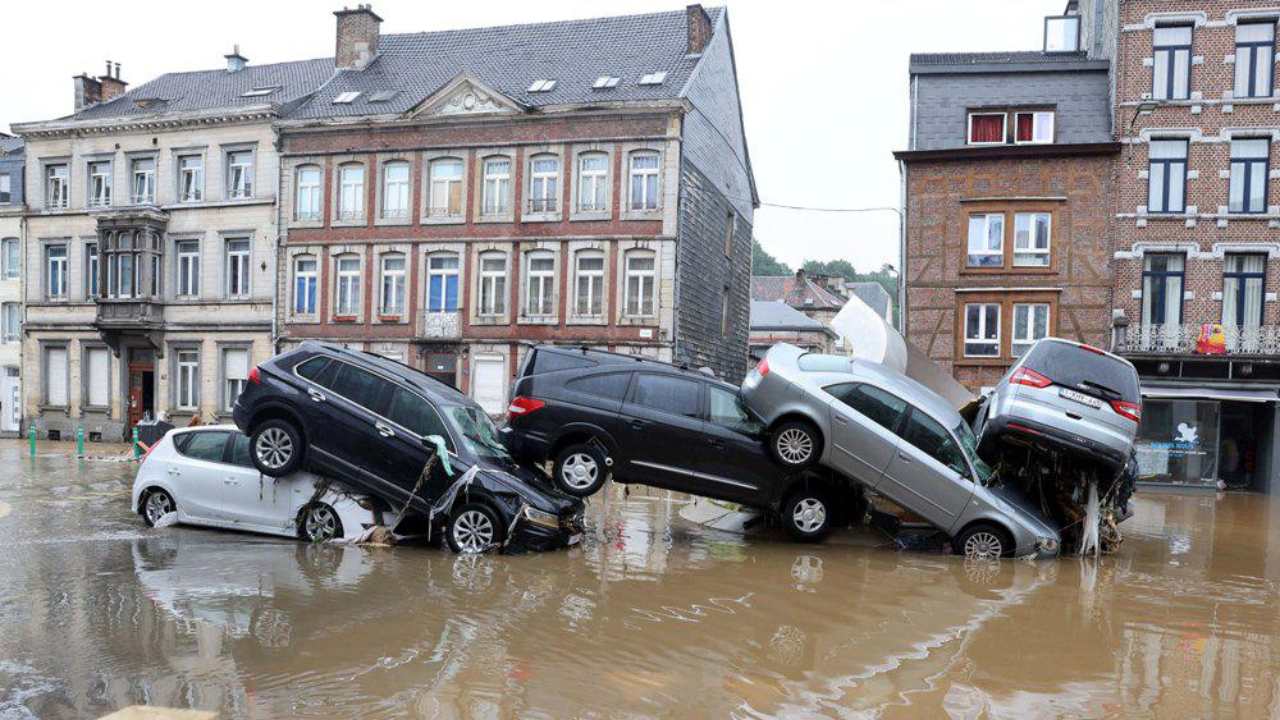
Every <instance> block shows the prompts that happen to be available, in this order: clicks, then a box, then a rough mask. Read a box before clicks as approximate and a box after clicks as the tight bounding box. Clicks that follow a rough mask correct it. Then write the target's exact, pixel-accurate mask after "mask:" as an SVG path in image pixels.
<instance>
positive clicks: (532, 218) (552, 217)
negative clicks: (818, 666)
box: [520, 212, 561, 223]
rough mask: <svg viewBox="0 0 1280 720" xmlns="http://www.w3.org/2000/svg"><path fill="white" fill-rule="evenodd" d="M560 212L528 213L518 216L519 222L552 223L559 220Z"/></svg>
mask: <svg viewBox="0 0 1280 720" xmlns="http://www.w3.org/2000/svg"><path fill="white" fill-rule="evenodd" d="M560 220H561V216H560V213H558V212H556V213H528V214H526V215H522V216H521V217H520V222H526V223H552V222H560Z"/></svg>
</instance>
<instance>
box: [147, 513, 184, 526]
mask: <svg viewBox="0 0 1280 720" xmlns="http://www.w3.org/2000/svg"><path fill="white" fill-rule="evenodd" d="M177 524H178V513H176V512H170V513H165V514H164V515H161V516H160V519H159V520H156V521H155V524H153V525H152V526H151V527H153V528H156V529H159V528H167V527H172V526H174V525H177Z"/></svg>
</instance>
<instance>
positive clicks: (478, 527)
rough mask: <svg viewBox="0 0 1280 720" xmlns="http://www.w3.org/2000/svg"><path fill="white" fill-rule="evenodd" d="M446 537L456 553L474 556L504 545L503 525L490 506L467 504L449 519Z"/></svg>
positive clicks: (446, 526)
mask: <svg viewBox="0 0 1280 720" xmlns="http://www.w3.org/2000/svg"><path fill="white" fill-rule="evenodd" d="M444 536H445V539H446V540H447V541H448V542H449V548H450V549H451V550H453V551H454V552H456V553H460V554H467V555H474V554H477V553H482V552H486V551H488V550H489V549H491V548H493V547H496V546H497V545H500V544H501V543H502V524H501V523H500V522H499V521H498V514H497V513H495V512H494V511H493V510H491V509H490V508H489V506H488V505H482V504H481V503H467V504H466V505H463V506H462V507H460V508H458V511H457V512H455V513H454V514H453V515H451V516H450V517H449V522H448V524H446V525H445V532H444Z"/></svg>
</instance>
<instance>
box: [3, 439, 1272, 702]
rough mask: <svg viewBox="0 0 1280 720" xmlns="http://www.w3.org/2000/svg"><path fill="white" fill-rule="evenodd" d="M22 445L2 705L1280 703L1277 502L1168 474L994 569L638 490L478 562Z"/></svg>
mask: <svg viewBox="0 0 1280 720" xmlns="http://www.w3.org/2000/svg"><path fill="white" fill-rule="evenodd" d="M0 467H3V468H4V470H0V502H3V503H6V504H8V505H9V506H10V508H11V511H10V513H9V514H8V516H6V517H0V617H3V624H2V625H0V717H6V718H7V717H11V716H12V717H40V718H60V717H96V716H99V715H102V714H105V713H106V712H109V711H111V710H114V709H117V708H119V707H122V706H125V705H129V704H134V703H147V704H158V705H168V706H177V707H195V708H202V709H211V710H217V711H219V712H220V713H221V714H222V716H223V717H227V718H263V717H335V718H336V717H356V716H359V717H396V718H401V717H403V718H436V717H440V718H453V717H459V718H462V717H484V718H489V717H492V718H507V717H513V718H514V717H522V718H523V717H535V718H540V717H545V718H564V717H584V718H585V717H601V718H604V717H609V718H615V717H625V718H649V717H744V718H745V717H815V716H817V717H858V718H861V717H879V718H918V717H927V718H934V717H951V718H1078V717H1116V718H1120V717H1124V718H1144V717H1151V718H1157V717H1158V718H1166V717H1223V718H1271V717H1277V716H1280V644H1278V643H1277V640H1276V634H1277V632H1278V631H1280V623H1278V622H1277V620H1278V619H1280V618H1277V610H1276V580H1277V575H1278V574H1280V565H1278V563H1280V547H1277V544H1278V543H1280V541H1278V540H1276V539H1274V538H1275V536H1276V533H1274V532H1270V531H1269V530H1270V528H1271V527H1276V526H1277V525H1276V520H1277V518H1276V513H1277V510H1276V508H1277V507H1278V506H1277V504H1275V503H1272V502H1270V501H1269V500H1268V499H1266V498H1261V497H1256V496H1231V497H1228V498H1225V499H1223V500H1217V499H1214V498H1210V497H1185V496H1181V497H1180V496H1163V495H1154V494H1148V495H1146V496H1144V497H1143V498H1142V499H1141V500H1140V501H1139V504H1138V515H1137V516H1136V517H1135V518H1134V519H1133V520H1132V521H1130V523H1128V524H1127V528H1126V529H1127V530H1128V534H1129V537H1130V540H1129V541H1128V542H1127V543H1126V546H1125V548H1124V551H1123V552H1122V554H1120V555H1118V556H1115V557H1111V558H1104V559H1103V560H1101V561H1100V562H1096V563H1095V562H1081V561H1078V560H1064V561H1061V562H1041V563H1031V562H1021V561H1019V562H1012V561H1011V562H1003V563H998V564H996V565H994V566H991V565H977V566H975V565H966V563H964V562H963V561H961V560H959V559H957V558H952V557H947V556H940V555H926V554H919V553H902V552H897V551H894V550H891V549H888V548H884V547H876V545H877V542H876V539H875V538H874V537H873V536H872V535H871V534H870V533H859V534H855V535H853V536H852V537H849V538H844V539H842V540H841V541H840V542H838V543H832V544H828V545H824V546H819V547H806V546H798V545H793V544H788V543H785V542H781V541H777V540H772V539H768V538H753V539H751V540H743V539H741V538H737V537H733V536H728V535H720V534H716V533H713V532H710V531H705V530H702V529H700V528H698V527H696V526H693V525H691V524H689V523H688V522H686V521H684V520H683V519H681V518H680V517H679V514H678V513H679V509H680V508H681V506H682V501H680V500H671V499H668V498H666V497H665V495H662V494H652V495H648V496H645V495H643V494H640V493H632V494H631V496H630V497H626V496H624V495H623V494H622V493H621V492H617V491H615V492H614V493H613V495H612V496H611V497H610V499H609V502H608V503H603V502H597V503H595V504H593V506H592V508H591V512H590V514H589V521H590V527H591V530H592V532H593V537H591V538H588V541H587V542H586V543H585V544H584V546H583V547H582V548H581V549H576V550H572V551H569V552H561V553H553V554H543V555H529V556H522V557H479V558H476V557H459V556H454V555H451V554H449V553H448V552H447V551H443V550H440V549H437V548H396V549H390V550H388V549H369V550H365V549H355V548H346V549H344V548H336V547H308V546H303V545H300V544H297V543H291V542H287V541H278V540H273V539H262V538H256V537H252V536H242V535H234V534H228V533H220V532H212V531H202V530H193V529H189V528H174V529H170V530H165V531H147V530H145V529H143V528H142V526H141V523H140V522H139V521H138V520H137V519H136V518H134V517H132V516H130V515H128V514H127V512H126V510H125V504H126V503H127V498H128V483H129V481H130V478H131V475H132V471H133V468H132V467H131V466H128V465H119V464H110V463H85V464H83V465H81V464H78V463H76V462H75V461H73V460H68V459H65V458H61V457H47V458H40V459H38V460H37V461H36V462H35V464H34V465H32V464H30V463H28V462H26V461H25V460H23V459H22V457H21V455H20V448H18V446H16V445H12V446H11V445H4V446H0Z"/></svg>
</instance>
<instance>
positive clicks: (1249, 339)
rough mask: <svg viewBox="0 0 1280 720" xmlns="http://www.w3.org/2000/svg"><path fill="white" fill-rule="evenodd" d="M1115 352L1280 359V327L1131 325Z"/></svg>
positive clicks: (1210, 324) (1207, 324)
mask: <svg viewBox="0 0 1280 720" xmlns="http://www.w3.org/2000/svg"><path fill="white" fill-rule="evenodd" d="M1116 351H1117V352H1118V353H1120V354H1122V355H1208V356H1212V355H1228V356H1237V357H1239V356H1271V355H1280V325H1261V326H1240V325H1218V324H1214V323H1198V324H1186V325H1130V326H1129V327H1128V328H1127V329H1126V331H1125V333H1124V334H1123V335H1122V336H1121V337H1119V338H1117V347H1116Z"/></svg>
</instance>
